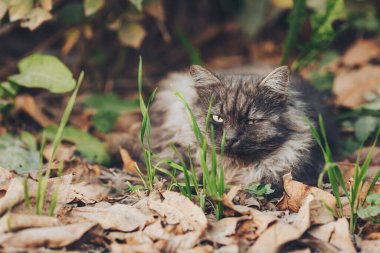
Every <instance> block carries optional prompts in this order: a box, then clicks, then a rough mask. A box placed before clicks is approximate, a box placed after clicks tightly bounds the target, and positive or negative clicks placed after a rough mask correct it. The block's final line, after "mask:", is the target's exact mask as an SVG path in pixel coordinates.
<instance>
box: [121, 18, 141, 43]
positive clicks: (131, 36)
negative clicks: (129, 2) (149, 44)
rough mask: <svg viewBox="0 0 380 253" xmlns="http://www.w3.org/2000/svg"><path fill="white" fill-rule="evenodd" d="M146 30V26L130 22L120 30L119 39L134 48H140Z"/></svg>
mask: <svg viewBox="0 0 380 253" xmlns="http://www.w3.org/2000/svg"><path fill="white" fill-rule="evenodd" d="M145 35H146V31H145V29H144V27H143V26H142V25H140V24H137V23H128V24H126V25H124V26H122V27H121V28H120V30H119V31H118V36H119V40H120V42H121V43H122V44H124V45H126V46H130V47H133V48H139V47H140V46H141V43H142V41H143V39H144V38H145Z"/></svg>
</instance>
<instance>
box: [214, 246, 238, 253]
mask: <svg viewBox="0 0 380 253" xmlns="http://www.w3.org/2000/svg"><path fill="white" fill-rule="evenodd" d="M214 252H215V253H239V252H240V251H239V246H238V245H228V246H224V247H220V248H219V249H216V250H214Z"/></svg>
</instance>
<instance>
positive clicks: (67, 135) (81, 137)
mask: <svg viewBox="0 0 380 253" xmlns="http://www.w3.org/2000/svg"><path fill="white" fill-rule="evenodd" d="M45 131H46V138H48V139H50V140H52V139H53V138H54V136H55V134H56V132H57V127H56V126H49V127H47V128H46V129H45ZM62 139H63V140H65V141H69V142H72V143H74V144H75V145H76V147H77V149H78V152H79V153H80V154H81V155H82V156H83V157H85V158H86V159H87V160H89V161H90V162H96V163H101V164H108V163H109V161H110V157H109V155H108V153H107V146H106V144H105V143H103V142H101V141H100V140H99V139H98V138H96V137H94V136H92V135H90V134H88V133H86V132H83V131H82V130H80V129H78V128H75V127H72V126H68V127H66V128H65V129H64V130H63V136H62Z"/></svg>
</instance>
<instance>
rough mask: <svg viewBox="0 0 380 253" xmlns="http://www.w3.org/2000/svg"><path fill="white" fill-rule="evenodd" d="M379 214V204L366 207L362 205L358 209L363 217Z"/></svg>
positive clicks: (367, 217)
mask: <svg viewBox="0 0 380 253" xmlns="http://www.w3.org/2000/svg"><path fill="white" fill-rule="evenodd" d="M379 214H380V207H378V206H367V207H366V208H363V207H360V208H359V209H358V215H359V217H360V218H362V219H369V218H373V217H376V216H377V215H379Z"/></svg>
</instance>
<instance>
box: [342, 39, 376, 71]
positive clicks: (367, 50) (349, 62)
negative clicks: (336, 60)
mask: <svg viewBox="0 0 380 253" xmlns="http://www.w3.org/2000/svg"><path fill="white" fill-rule="evenodd" d="M379 56H380V45H379V43H378V42H377V41H375V40H363V39H359V40H357V41H356V42H355V43H354V44H353V45H352V46H351V47H350V48H349V49H348V50H347V51H346V52H345V53H344V55H343V56H342V58H341V62H342V63H343V64H344V65H346V66H348V67H354V66H356V65H364V64H366V63H368V62H369V61H370V60H372V59H378V58H379Z"/></svg>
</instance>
